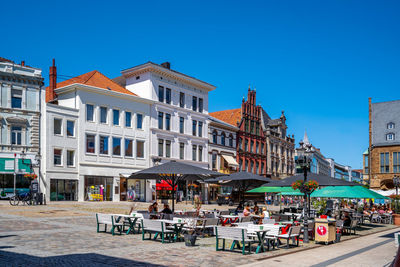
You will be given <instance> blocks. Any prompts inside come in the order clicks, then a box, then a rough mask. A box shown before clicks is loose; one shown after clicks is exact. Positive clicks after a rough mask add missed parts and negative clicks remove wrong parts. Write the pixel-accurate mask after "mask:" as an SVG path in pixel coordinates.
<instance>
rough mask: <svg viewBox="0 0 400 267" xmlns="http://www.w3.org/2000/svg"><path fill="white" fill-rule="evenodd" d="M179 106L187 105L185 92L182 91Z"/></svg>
mask: <svg viewBox="0 0 400 267" xmlns="http://www.w3.org/2000/svg"><path fill="white" fill-rule="evenodd" d="M179 106H180V107H181V108H184V107H185V93H182V92H180V93H179Z"/></svg>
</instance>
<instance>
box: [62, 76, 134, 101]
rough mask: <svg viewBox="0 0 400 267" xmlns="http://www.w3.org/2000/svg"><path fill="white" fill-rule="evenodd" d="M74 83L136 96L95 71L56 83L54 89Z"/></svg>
mask: <svg viewBox="0 0 400 267" xmlns="http://www.w3.org/2000/svg"><path fill="white" fill-rule="evenodd" d="M75 83H79V84H84V85H89V86H94V87H98V88H102V89H105V90H111V91H114V92H119V93H123V94H127V95H135V96H136V94H134V93H132V92H131V91H129V90H127V89H125V88H124V87H122V86H121V85H119V84H117V83H116V82H114V81H112V80H111V79H110V78H108V77H106V76H105V75H103V74H102V73H101V72H99V71H97V70H93V71H91V72H88V73H85V74H82V75H79V76H76V77H74V78H71V79H69V80H66V81H62V82H59V83H57V86H56V88H61V87H65V86H67V85H71V84H75Z"/></svg>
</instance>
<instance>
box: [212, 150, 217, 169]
mask: <svg viewBox="0 0 400 267" xmlns="http://www.w3.org/2000/svg"><path fill="white" fill-rule="evenodd" d="M211 168H212V169H213V170H216V169H217V154H215V153H213V154H212V156H211Z"/></svg>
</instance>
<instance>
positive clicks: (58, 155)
mask: <svg viewBox="0 0 400 267" xmlns="http://www.w3.org/2000/svg"><path fill="white" fill-rule="evenodd" d="M61 155H62V150H61V149H54V166H61V162H62V161H61Z"/></svg>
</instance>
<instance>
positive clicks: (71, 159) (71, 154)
mask: <svg viewBox="0 0 400 267" xmlns="http://www.w3.org/2000/svg"><path fill="white" fill-rule="evenodd" d="M67 166H68V167H74V166H75V151H73V150H67Z"/></svg>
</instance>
